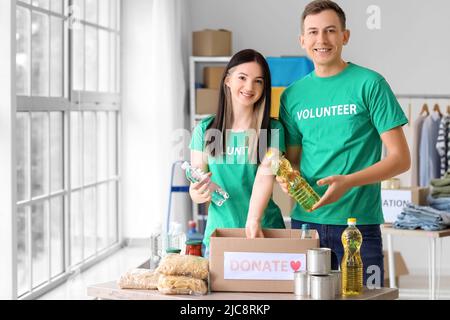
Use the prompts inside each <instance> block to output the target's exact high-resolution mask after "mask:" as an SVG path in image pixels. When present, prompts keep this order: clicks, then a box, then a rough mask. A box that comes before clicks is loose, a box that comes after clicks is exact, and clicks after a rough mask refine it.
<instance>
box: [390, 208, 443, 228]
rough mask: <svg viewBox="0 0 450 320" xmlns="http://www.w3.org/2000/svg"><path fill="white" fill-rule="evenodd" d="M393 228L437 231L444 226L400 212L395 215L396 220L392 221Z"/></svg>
mask: <svg viewBox="0 0 450 320" xmlns="http://www.w3.org/2000/svg"><path fill="white" fill-rule="evenodd" d="M394 228H396V229H408V230H415V229H422V230H427V231H439V230H443V229H445V228H446V227H445V226H443V225H440V224H436V223H427V222H425V221H422V220H421V219H418V218H416V217H413V216H409V215H407V214H406V213H404V212H402V213H400V215H399V216H398V217H397V220H396V221H395V222H394Z"/></svg>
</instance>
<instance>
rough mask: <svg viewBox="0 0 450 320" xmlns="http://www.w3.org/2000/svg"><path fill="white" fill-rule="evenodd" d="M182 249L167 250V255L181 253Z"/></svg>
mask: <svg viewBox="0 0 450 320" xmlns="http://www.w3.org/2000/svg"><path fill="white" fill-rule="evenodd" d="M180 252H181V249H178V248H167V249H166V253H180Z"/></svg>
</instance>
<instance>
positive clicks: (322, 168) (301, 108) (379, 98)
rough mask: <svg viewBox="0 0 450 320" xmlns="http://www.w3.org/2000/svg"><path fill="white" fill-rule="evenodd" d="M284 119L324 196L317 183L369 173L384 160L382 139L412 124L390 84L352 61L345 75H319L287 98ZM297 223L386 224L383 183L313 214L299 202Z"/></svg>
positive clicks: (289, 139)
mask: <svg viewBox="0 0 450 320" xmlns="http://www.w3.org/2000/svg"><path fill="white" fill-rule="evenodd" d="M280 120H281V122H282V124H283V125H284V127H285V129H286V144H287V146H288V147H289V146H301V147H302V154H301V168H300V171H301V174H302V176H303V177H305V179H306V180H307V181H308V183H309V184H310V185H311V186H312V187H313V188H314V190H316V192H317V193H318V194H319V195H320V196H322V195H323V194H324V193H325V191H326V189H327V188H328V186H322V187H319V186H317V181H318V180H320V179H322V178H326V177H328V176H333V175H347V174H351V173H355V172H357V171H360V170H363V169H365V168H367V167H370V166H371V165H373V164H375V163H377V162H379V161H380V160H381V148H382V141H381V138H380V135H381V134H382V133H384V132H386V131H388V130H391V129H393V128H396V127H399V126H403V125H405V124H406V123H408V120H407V118H406V117H405V114H404V113H403V110H402V108H401V106H400V105H399V103H398V101H397V99H396V98H395V95H394V93H393V92H392V90H391V88H390V87H389V85H388V83H387V82H386V80H385V79H384V78H383V77H382V76H381V75H380V74H378V73H376V72H374V71H372V70H369V69H366V68H363V67H360V66H358V65H355V64H352V63H349V64H348V66H347V67H346V68H345V69H344V70H343V71H342V72H341V73H339V74H337V75H335V76H332V77H328V78H320V77H317V75H316V74H315V72H314V71H313V72H312V73H310V74H309V75H307V76H306V77H305V78H303V79H301V80H298V81H297V82H295V83H294V84H292V85H291V86H290V87H288V88H287V89H286V90H285V91H284V92H283V94H282V96H281V106H280ZM291 216H292V218H293V219H296V220H301V221H306V222H311V223H319V224H330V225H345V224H347V218H349V217H354V218H357V221H358V224H381V223H383V222H384V220H383V212H382V208H381V185H380V183H376V184H371V185H365V186H360V187H354V188H352V189H350V190H349V191H348V192H347V193H346V194H345V195H344V196H343V197H342V198H341V199H339V201H337V202H335V203H332V204H330V205H326V206H324V207H321V208H319V209H317V210H315V211H313V212H311V213H308V212H306V211H304V210H303V208H302V207H301V206H300V205H298V204H296V206H295V207H294V209H293V211H292V214H291Z"/></svg>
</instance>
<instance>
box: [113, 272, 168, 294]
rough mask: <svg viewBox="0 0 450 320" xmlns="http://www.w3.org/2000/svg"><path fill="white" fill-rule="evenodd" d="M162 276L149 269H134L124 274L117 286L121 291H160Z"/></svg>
mask: <svg viewBox="0 0 450 320" xmlns="http://www.w3.org/2000/svg"><path fill="white" fill-rule="evenodd" d="M159 276H160V274H159V273H157V272H155V271H154V270H149V269H139V268H137V269H132V270H129V271H127V272H126V273H125V274H123V275H122V276H121V277H120V279H119V281H117V284H118V285H119V287H120V289H147V290H156V289H158V279H159Z"/></svg>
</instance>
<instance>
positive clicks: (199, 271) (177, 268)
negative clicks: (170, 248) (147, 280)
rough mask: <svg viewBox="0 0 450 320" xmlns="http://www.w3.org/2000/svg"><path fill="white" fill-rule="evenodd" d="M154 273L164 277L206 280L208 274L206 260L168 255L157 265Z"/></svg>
mask: <svg viewBox="0 0 450 320" xmlns="http://www.w3.org/2000/svg"><path fill="white" fill-rule="evenodd" d="M156 272H159V273H161V274H164V275H166V276H185V277H193V278H197V279H202V280H206V279H208V274H209V263H208V259H205V258H202V257H198V256H192V255H179V254H169V255H167V256H165V257H164V258H163V259H162V260H161V262H160V263H159V266H158V268H157V269H156Z"/></svg>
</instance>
